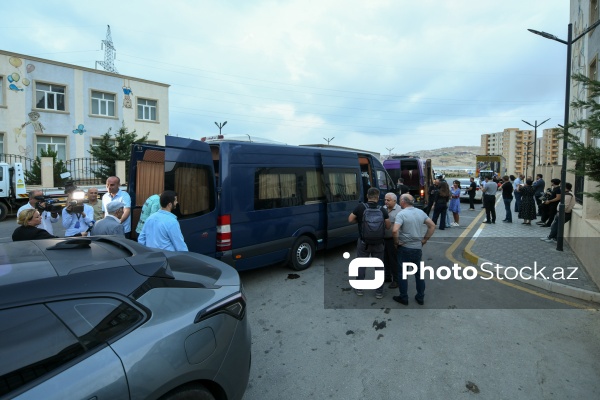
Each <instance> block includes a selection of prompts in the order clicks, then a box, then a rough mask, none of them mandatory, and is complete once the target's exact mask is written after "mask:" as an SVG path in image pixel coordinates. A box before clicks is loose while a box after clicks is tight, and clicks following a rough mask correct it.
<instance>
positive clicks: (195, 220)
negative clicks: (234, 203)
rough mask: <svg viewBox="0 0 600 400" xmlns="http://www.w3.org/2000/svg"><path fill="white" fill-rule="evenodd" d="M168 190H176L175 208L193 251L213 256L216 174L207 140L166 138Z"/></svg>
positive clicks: (215, 229) (215, 222)
mask: <svg viewBox="0 0 600 400" xmlns="http://www.w3.org/2000/svg"><path fill="white" fill-rule="evenodd" d="M165 140H166V141H165V143H166V146H165V168H164V169H165V185H164V187H165V190H174V191H175V192H177V199H178V202H179V205H178V207H177V209H176V210H175V211H174V214H176V215H177V217H178V220H179V224H180V226H181V231H182V233H183V237H184V238H185V242H186V244H187V246H188V249H189V250H190V251H193V252H196V253H200V254H206V255H208V256H211V257H214V256H215V253H216V243H217V213H218V211H217V203H216V190H215V173H214V168H213V160H212V155H211V151H210V147H209V145H208V144H207V143H204V142H201V141H198V140H192V139H186V138H179V137H174V136H167V137H166V138H165Z"/></svg>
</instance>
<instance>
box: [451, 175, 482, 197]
mask: <svg viewBox="0 0 600 400" xmlns="http://www.w3.org/2000/svg"><path fill="white" fill-rule="evenodd" d="M457 181H459V182H460V198H461V200H466V201H469V195H468V194H467V189H468V188H469V185H471V180H470V179H469V178H459V179H457ZM475 184H476V185H477V191H476V192H475V201H479V202H481V201H482V200H481V199H482V198H483V192H482V191H481V187H480V186H479V179H478V178H475Z"/></svg>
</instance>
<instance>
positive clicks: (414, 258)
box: [398, 246, 425, 301]
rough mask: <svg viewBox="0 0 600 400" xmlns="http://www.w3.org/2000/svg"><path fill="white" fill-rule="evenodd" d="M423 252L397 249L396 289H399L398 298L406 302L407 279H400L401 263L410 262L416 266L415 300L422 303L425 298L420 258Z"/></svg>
mask: <svg viewBox="0 0 600 400" xmlns="http://www.w3.org/2000/svg"><path fill="white" fill-rule="evenodd" d="M422 255H423V251H422V250H421V249H409V248H406V247H404V246H400V247H398V283H399V285H398V288H399V289H400V298H401V299H402V300H408V279H403V277H402V271H403V268H402V263H405V262H410V263H413V264H416V265H417V267H418V271H417V273H416V274H415V281H416V285H417V296H416V297H417V299H418V300H419V301H422V300H423V299H424V298H425V281H424V280H423V279H421V277H420V275H421V267H420V265H419V263H420V262H421V257H422ZM411 270H412V268H411Z"/></svg>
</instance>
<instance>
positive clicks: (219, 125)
mask: <svg viewBox="0 0 600 400" xmlns="http://www.w3.org/2000/svg"><path fill="white" fill-rule="evenodd" d="M215 125H216V126H218V127H219V136H221V129H223V127H224V126H225V125H227V121H225V122H223V123H221V124H217V123H216V122H215Z"/></svg>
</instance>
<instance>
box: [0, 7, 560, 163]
mask: <svg viewBox="0 0 600 400" xmlns="http://www.w3.org/2000/svg"><path fill="white" fill-rule="evenodd" d="M11 4H12V6H11V7H9V8H10V10H11V12H10V13H7V12H8V10H9V9H8V8H6V7H4V18H2V21H1V22H0V37H1V38H2V40H1V41H0V43H1V44H0V48H2V49H3V50H7V51H12V52H16V53H21V54H25V55H31V56H35V57H41V58H46V59H50V60H56V61H61V62H66V63H71V64H75V65H81V66H85V67H89V68H95V61H96V60H99V61H101V60H103V57H104V53H103V51H102V50H100V43H101V40H103V39H105V36H106V25H110V27H111V32H112V40H113V43H114V46H115V48H116V50H117V58H116V62H115V66H116V68H117V70H118V71H119V73H121V74H123V75H129V76H134V77H139V78H143V79H147V80H152V81H157V82H162V83H167V84H169V85H171V87H170V90H169V108H170V111H169V112H170V124H169V125H170V126H169V133H170V134H171V135H178V136H182V137H191V138H200V137H202V136H210V135H215V134H217V133H218V128H217V127H216V126H215V122H220V123H222V122H224V121H227V125H226V126H225V127H224V128H223V133H224V134H225V135H226V137H227V136H238V137H239V136H241V135H243V136H245V135H250V136H251V137H252V138H264V139H269V140H275V141H279V142H284V143H288V144H309V143H310V144H312V143H325V139H331V138H333V140H331V144H332V145H339V146H349V147H355V148H362V149H367V150H371V151H377V152H380V153H382V154H387V153H388V152H389V151H388V150H387V149H390V148H393V150H392V152H393V153H402V152H408V151H415V150H424V149H435V148H440V147H445V146H457V145H465V146H478V145H479V144H480V137H481V134H483V133H492V132H499V131H502V130H504V129H505V128H521V129H526V128H529V127H528V126H527V125H525V124H524V123H523V122H521V120H522V119H525V120H527V121H530V122H531V123H534V121H535V120H538V122H541V121H543V120H545V119H547V118H551V120H550V121H549V122H547V123H546V124H545V125H544V126H543V127H542V128H550V127H554V126H556V124H559V123H560V124H562V121H563V110H564V89H565V63H566V50H567V49H566V46H565V45H562V44H560V43H558V42H555V41H551V40H547V39H544V38H542V37H540V36H537V35H534V34H531V33H529V32H528V31H527V28H532V29H536V30H540V31H546V32H550V33H552V34H554V35H556V36H558V37H560V38H562V39H566V36H567V25H568V23H569V1H567V0H502V1H498V0H452V1H442V0H436V1H434V0H419V1H408V0H363V1H354V0H318V1H311V0H290V1H283V0H282V1H276V0H270V1H263V0H248V1H241V0H238V1H225V0H221V1H205V0H189V1H183V0H180V1H178V0H171V1H148V0H146V1H138V0H128V1H113V0H104V1H96V2H89V1H85V2H84V1H48V0H44V1H38V0H29V1H27V2H24V3H17V2H13V3H11Z"/></svg>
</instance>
